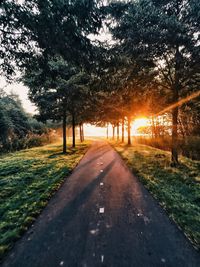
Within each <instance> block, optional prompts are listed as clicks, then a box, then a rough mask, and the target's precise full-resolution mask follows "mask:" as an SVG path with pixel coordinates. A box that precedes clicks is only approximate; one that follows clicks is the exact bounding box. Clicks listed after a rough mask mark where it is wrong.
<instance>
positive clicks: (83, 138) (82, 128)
mask: <svg viewBox="0 0 200 267" xmlns="http://www.w3.org/2000/svg"><path fill="white" fill-rule="evenodd" d="M81 130H82V131H81V132H82V140H83V141H84V140H85V136H84V127H83V123H82V124H81Z"/></svg>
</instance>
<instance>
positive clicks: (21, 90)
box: [0, 77, 36, 114]
mask: <svg viewBox="0 0 200 267" xmlns="http://www.w3.org/2000/svg"><path fill="white" fill-rule="evenodd" d="M0 88H3V90H4V91H5V92H6V93H7V94H10V93H11V92H13V93H14V94H17V95H18V96H19V99H20V100H21V102H22V106H23V108H24V109H25V111H26V112H28V113H31V114H35V113H36V106H35V105H34V104H33V103H32V102H31V101H30V100H29V99H28V90H29V89H28V87H26V86H24V85H23V84H22V83H11V84H8V83H7V82H6V79H5V78H4V77H1V78H0Z"/></svg>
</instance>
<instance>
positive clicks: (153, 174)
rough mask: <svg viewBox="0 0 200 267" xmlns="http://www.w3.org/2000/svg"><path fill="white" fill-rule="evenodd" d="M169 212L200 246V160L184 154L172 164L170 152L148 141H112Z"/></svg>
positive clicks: (198, 246)
mask: <svg viewBox="0 0 200 267" xmlns="http://www.w3.org/2000/svg"><path fill="white" fill-rule="evenodd" d="M112 145H113V146H114V147H115V149H116V150H117V151H118V152H119V153H120V155H121V156H122V158H123V159H124V160H125V161H126V163H127V164H128V166H129V167H130V168H131V169H132V171H133V172H134V173H135V174H136V175H137V176H138V177H139V179H140V180H141V181H142V182H143V184H144V185H145V186H146V187H147V189H148V190H149V191H150V192H151V193H152V194H153V196H154V197H155V198H156V199H158V201H159V203H160V204H161V205H162V206H163V207H164V208H165V209H166V211H167V212H168V214H169V216H170V217H171V218H172V219H173V220H174V221H175V222H176V223H177V225H178V226H180V227H181V229H182V230H183V231H184V233H185V235H186V236H187V237H188V238H189V239H190V240H191V242H192V243H193V244H194V246H195V247H196V248H198V249H200V161H192V160H190V159H188V158H185V157H181V158H180V162H181V164H180V167H178V168H171V167H170V153H169V152H166V151H163V150H159V149H156V148H153V147H149V146H146V145H137V144H136V145H132V146H126V145H122V144H117V143H112Z"/></svg>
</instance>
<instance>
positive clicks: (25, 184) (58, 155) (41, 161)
mask: <svg viewBox="0 0 200 267" xmlns="http://www.w3.org/2000/svg"><path fill="white" fill-rule="evenodd" d="M87 147H88V144H86V143H84V144H78V145H77V148H75V149H72V148H69V149H68V151H67V154H66V155H63V154H62V147H61V146H60V145H57V144H53V145H47V146H43V147H38V148H33V149H27V150H22V151H20V152H16V153H10V154H7V155H4V156H1V157H0V187H1V191H0V218H1V221H0V258H2V257H3V255H4V254H5V252H6V251H8V249H9V248H11V247H12V245H13V243H14V242H15V240H16V239H18V238H19V237H20V236H21V235H22V234H23V233H24V231H26V230H27V228H28V226H29V225H30V224H31V223H32V222H33V221H34V220H35V218H36V217H37V215H38V214H39V213H40V211H41V210H42V209H43V208H44V206H46V204H47V202H48V200H49V199H50V197H51V196H52V195H53V193H54V192H55V190H57V189H58V188H59V186H60V185H61V183H62V182H63V180H64V178H65V177H66V176H67V175H68V174H69V173H70V172H71V171H72V169H73V168H74V167H75V165H76V164H77V163H78V162H79V160H80V159H81V157H82V156H83V154H84V153H85V152H86V149H87Z"/></svg>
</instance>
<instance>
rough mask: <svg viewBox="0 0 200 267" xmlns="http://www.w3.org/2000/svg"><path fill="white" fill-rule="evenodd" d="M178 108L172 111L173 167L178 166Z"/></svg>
mask: <svg viewBox="0 0 200 267" xmlns="http://www.w3.org/2000/svg"><path fill="white" fill-rule="evenodd" d="M177 130H178V107H176V108H174V109H173V110H172V166H174V167H175V166H177V165H178V131H177Z"/></svg>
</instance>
